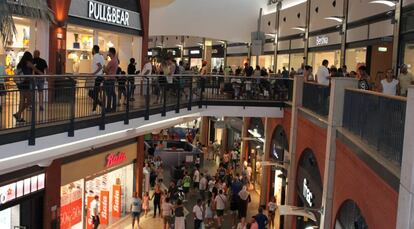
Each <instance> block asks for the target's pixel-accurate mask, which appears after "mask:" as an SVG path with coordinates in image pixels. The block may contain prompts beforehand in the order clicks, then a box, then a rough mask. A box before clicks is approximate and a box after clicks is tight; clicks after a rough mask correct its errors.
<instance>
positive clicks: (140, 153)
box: [135, 136, 145, 197]
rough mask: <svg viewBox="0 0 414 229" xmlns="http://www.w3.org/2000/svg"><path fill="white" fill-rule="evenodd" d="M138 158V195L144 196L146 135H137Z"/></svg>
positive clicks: (136, 166) (136, 185)
mask: <svg viewBox="0 0 414 229" xmlns="http://www.w3.org/2000/svg"><path fill="white" fill-rule="evenodd" d="M137 144H138V146H137V159H136V160H135V168H136V169H135V173H136V175H135V177H136V180H135V190H136V191H137V192H138V196H139V197H142V190H143V188H144V187H143V185H142V184H143V179H144V174H143V171H142V170H143V168H144V161H145V149H144V136H139V137H137Z"/></svg>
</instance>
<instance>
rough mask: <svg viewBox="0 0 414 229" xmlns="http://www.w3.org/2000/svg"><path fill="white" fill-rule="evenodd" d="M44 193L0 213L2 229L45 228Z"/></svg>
mask: <svg viewBox="0 0 414 229" xmlns="http://www.w3.org/2000/svg"><path fill="white" fill-rule="evenodd" d="M43 198H44V197H43V192H42V193H39V194H36V195H33V196H31V197H30V198H28V199H26V200H23V201H22V202H20V203H19V204H16V205H14V206H11V207H9V208H6V209H4V210H1V211H0V228H27V229H28V228H30V229H42V228H43Z"/></svg>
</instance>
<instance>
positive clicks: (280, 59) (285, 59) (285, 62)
mask: <svg viewBox="0 0 414 229" xmlns="http://www.w3.org/2000/svg"><path fill="white" fill-rule="evenodd" d="M283 67H285V68H286V69H289V54H280V55H277V71H279V70H280V71H282V69H283Z"/></svg>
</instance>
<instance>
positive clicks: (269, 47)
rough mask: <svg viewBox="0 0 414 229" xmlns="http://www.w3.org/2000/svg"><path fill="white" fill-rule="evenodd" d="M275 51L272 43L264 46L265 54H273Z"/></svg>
mask: <svg viewBox="0 0 414 229" xmlns="http://www.w3.org/2000/svg"><path fill="white" fill-rule="evenodd" d="M274 50H275V44H274V43H273V42H272V43H266V44H264V45H263V51H265V52H271V51H274Z"/></svg>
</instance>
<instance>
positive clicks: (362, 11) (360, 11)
mask: <svg viewBox="0 0 414 229" xmlns="http://www.w3.org/2000/svg"><path fill="white" fill-rule="evenodd" d="M370 1H371V0H349V8H348V10H349V11H348V22H353V21H358V20H361V19H363V18H367V17H370V16H374V15H377V14H380V13H384V12H387V11H389V10H392V8H391V7H388V6H386V5H383V4H372V3H369V2H370Z"/></svg>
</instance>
